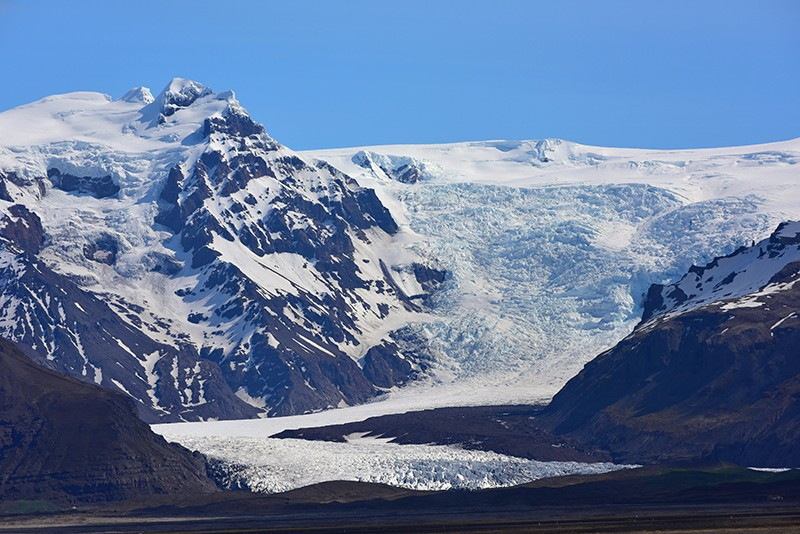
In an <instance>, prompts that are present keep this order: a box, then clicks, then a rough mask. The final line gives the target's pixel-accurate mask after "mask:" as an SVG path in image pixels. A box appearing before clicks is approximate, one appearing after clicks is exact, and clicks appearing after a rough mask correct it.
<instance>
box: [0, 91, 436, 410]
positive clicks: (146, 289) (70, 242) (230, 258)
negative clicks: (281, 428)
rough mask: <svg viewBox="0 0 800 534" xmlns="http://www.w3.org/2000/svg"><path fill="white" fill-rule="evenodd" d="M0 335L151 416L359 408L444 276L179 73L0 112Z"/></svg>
mask: <svg viewBox="0 0 800 534" xmlns="http://www.w3.org/2000/svg"><path fill="white" fill-rule="evenodd" d="M0 220H2V222H0V227H2V228H0V234H1V235H2V245H1V247H0V255H1V256H0V277H2V279H3V281H4V283H3V286H2V288H0V310H2V311H0V336H3V337H7V338H9V339H11V340H13V341H15V342H17V343H18V344H20V345H21V346H23V347H26V348H27V349H28V350H29V352H30V354H32V355H37V356H38V357H39V358H40V359H41V360H43V361H47V362H49V365H50V366H52V367H54V368H56V369H58V370H61V371H63V372H66V373H67V374H70V375H73V376H77V377H81V378H84V379H87V380H93V381H94V382H96V383H98V384H101V385H104V386H107V387H112V388H117V389H120V390H122V391H125V392H127V393H129V394H130V395H131V396H133V397H134V398H136V399H138V400H139V401H140V403H141V408H142V413H143V414H144V416H145V417H147V418H149V419H151V420H154V419H161V420H180V419H186V420H190V419H197V418H203V419H206V418H231V417H251V416H254V415H256V414H257V413H260V412H264V413H268V414H270V415H275V414H287V413H303V412H306V411H313V410H319V409H323V408H327V407H332V406H337V405H341V404H355V403H361V402H364V401H366V400H368V399H369V398H371V397H373V396H375V395H376V393H378V392H379V391H381V390H382V389H384V388H391V387H393V386H396V385H398V384H401V383H403V382H405V381H407V380H409V379H410V378H412V377H413V376H414V375H415V374H416V373H418V372H419V371H420V370H421V369H422V368H423V367H424V366H425V365H426V364H425V359H426V358H427V357H428V356H427V355H426V354H425V351H424V347H420V346H419V343H417V340H416V339H414V338H413V336H412V335H410V334H402V333H397V334H394V335H393V334H392V332H393V331H395V330H398V329H400V328H402V327H403V326H404V325H405V324H406V323H407V322H409V321H412V320H414V319H415V318H420V317H423V316H424V313H423V307H424V302H423V301H424V300H425V299H426V298H427V297H428V296H429V293H430V292H432V291H434V290H435V289H436V288H437V287H438V285H440V283H441V282H442V281H443V280H444V273H442V272H441V271H439V270H436V269H435V268H432V267H431V266H427V265H422V264H419V263H417V261H416V260H417V257H416V256H415V254H414V253H413V252H411V251H408V250H406V249H405V248H404V247H403V243H404V242H405V241H407V240H409V239H413V236H411V235H409V234H407V233H404V232H400V231H398V227H397V224H396V223H395V221H394V219H393V217H392V215H391V214H390V213H389V211H388V210H387V209H386V208H385V207H384V206H383V205H382V203H381V201H380V200H379V199H378V197H377V196H376V195H375V193H374V192H373V191H372V190H370V189H367V188H363V187H360V186H359V185H358V184H357V183H356V182H354V181H353V180H352V179H351V178H349V177H348V176H347V175H345V174H343V173H341V172H339V171H338V170H336V169H334V168H333V167H331V166H330V165H327V164H325V163H322V162H318V161H310V160H308V159H306V158H304V157H302V156H299V155H297V154H296V153H294V152H292V151H291V150H289V149H287V148H286V147H283V146H281V145H280V144H279V143H277V142H276V141H274V140H273V139H272V138H270V137H269V136H268V135H267V134H266V133H265V131H264V129H263V127H262V126H261V125H259V124H257V123H255V122H254V121H252V120H251V119H250V117H249V116H248V115H247V113H246V112H245V110H244V109H243V108H242V107H241V105H240V104H239V103H238V101H237V100H236V98H235V96H234V95H233V93H232V92H224V93H214V92H213V91H211V90H210V89H208V88H206V87H204V86H203V85H201V84H199V83H197V82H193V81H188V80H182V79H175V80H173V81H172V82H171V83H170V84H169V85H168V86H167V87H166V88H165V89H164V90H163V91H162V92H161V93H160V94H159V95H157V96H155V97H153V96H152V94H151V93H150V91H149V90H148V89H146V88H137V89H133V90H131V91H130V92H129V93H127V94H126V95H124V96H123V97H122V98H120V99H117V100H112V99H111V98H110V97H108V96H105V95H102V94H97V93H71V94H66V95H58V96H53V97H49V98H45V99H43V100H40V101H38V102H35V103H33V104H30V105H26V106H22V107H19V108H15V109H13V110H10V111H7V112H4V113H2V114H0Z"/></svg>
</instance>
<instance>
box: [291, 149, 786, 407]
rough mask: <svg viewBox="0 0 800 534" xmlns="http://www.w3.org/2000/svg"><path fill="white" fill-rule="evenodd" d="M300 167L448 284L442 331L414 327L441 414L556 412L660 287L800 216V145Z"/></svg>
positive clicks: (343, 154)
mask: <svg viewBox="0 0 800 534" xmlns="http://www.w3.org/2000/svg"><path fill="white" fill-rule="evenodd" d="M304 155H305V156H306V157H313V158H319V159H321V160H324V161H326V162H329V163H330V164H331V165H333V166H335V167H337V168H339V169H341V170H343V171H344V172H346V173H348V174H349V175H351V176H353V177H355V178H356V179H357V180H358V181H359V183H360V184H361V185H365V186H369V187H374V188H376V189H377V190H378V193H379V196H380V198H381V199H382V200H383V201H384V203H385V204H386V205H387V206H389V207H390V209H391V211H392V214H393V216H394V218H395V220H397V221H398V222H399V223H400V225H401V227H403V228H407V229H409V230H410V231H412V232H415V233H417V234H418V235H420V236H421V237H422V238H423V239H421V240H420V241H418V242H416V243H414V244H413V245H411V247H412V248H413V249H414V250H415V251H416V252H418V253H419V254H421V255H422V256H424V257H427V258H430V259H435V261H436V262H438V264H439V265H441V266H443V267H444V268H445V269H447V270H448V271H450V272H451V273H452V279H451V280H450V281H449V283H448V284H447V285H446V286H445V290H444V291H443V292H441V293H439V295H438V296H437V297H436V298H435V300H434V303H435V308H436V313H437V315H438V318H437V320H436V321H434V322H432V323H429V324H426V325H424V326H420V327H419V329H420V330H421V331H423V332H424V333H425V334H426V335H427V337H428V338H430V339H431V340H433V342H434V343H435V345H436V347H437V348H438V353H439V354H440V355H441V360H440V361H439V362H438V367H437V369H436V372H435V377H436V379H437V380H438V381H439V384H437V389H435V390H434V392H431V394H430V395H429V396H428V397H427V398H428V403H431V404H438V405H443V404H464V403H481V402H510V401H523V400H539V399H546V398H548V397H549V396H550V395H552V394H553V393H555V391H556V390H557V389H558V388H559V387H560V386H561V385H563V384H564V382H565V381H566V380H567V379H568V378H569V377H571V376H572V375H574V374H575V373H576V372H577V371H579V370H580V368H581V367H582V365H583V364H584V363H586V362H587V361H589V360H590V359H591V358H592V357H594V356H595V355H596V354H598V353H599V352H601V351H603V350H605V349H607V348H609V347H610V346H612V345H613V344H615V343H616V342H617V341H619V340H620V339H622V338H623V337H624V336H625V335H626V334H628V333H629V332H630V331H631V330H632V329H633V327H634V326H635V325H636V324H637V323H638V322H639V320H640V319H641V315H642V309H641V304H642V301H643V298H644V296H645V294H646V292H647V289H648V287H649V286H650V284H652V283H664V282H674V281H676V280H677V279H678V278H680V276H681V275H682V274H683V273H684V272H686V270H687V269H688V268H689V267H690V266H691V265H692V264H695V265H704V264H705V263H707V262H708V261H709V260H711V259H712V258H713V257H715V256H719V255H722V254H727V253H730V252H732V251H733V250H735V249H736V248H737V247H739V246H741V245H750V244H751V243H752V242H753V241H758V240H760V239H762V238H764V237H766V236H767V235H768V234H769V233H770V232H771V231H772V230H774V228H775V227H776V226H777V224H778V223H779V222H781V221H784V220H790V219H798V218H800V167H798V166H797V164H798V162H800V140H797V139H796V140H792V141H786V142H780V143H772V144H767V145H758V146H749V147H735V148H722V149H704V150H674V151H654V150H640V149H616V148H599V147H590V146H583V145H578V144H575V143H570V142H567V141H562V140H556V139H546V140H542V141H489V142H476V143H457V144H449V145H419V146H417V145H397V146H380V147H365V148H353V149H336V150H324V151H313V152H306V153H304ZM414 395H416V398H420V399H425V398H426V397H425V396H422V395H420V394H419V393H416V392H415V393H414ZM398 400H399V399H398ZM425 403H426V401H425V400H420V404H425Z"/></svg>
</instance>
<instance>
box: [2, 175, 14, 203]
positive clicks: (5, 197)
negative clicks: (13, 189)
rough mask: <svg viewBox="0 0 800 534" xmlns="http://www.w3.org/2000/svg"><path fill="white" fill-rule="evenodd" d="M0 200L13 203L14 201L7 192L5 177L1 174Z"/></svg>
mask: <svg viewBox="0 0 800 534" xmlns="http://www.w3.org/2000/svg"><path fill="white" fill-rule="evenodd" d="M0 200H5V201H6V202H14V199H13V198H12V197H11V193H9V192H8V184H7V183H6V176H5V174H3V173H2V172H0Z"/></svg>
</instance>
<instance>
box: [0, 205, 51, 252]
mask: <svg viewBox="0 0 800 534" xmlns="http://www.w3.org/2000/svg"><path fill="white" fill-rule="evenodd" d="M0 237H3V238H5V239H7V240H8V241H10V242H12V243H14V244H15V245H16V246H17V247H19V248H20V250H22V251H24V252H27V253H29V254H38V253H39V250H40V249H41V247H42V242H43V241H44V228H43V227H42V221H41V219H39V216H38V215H36V214H35V213H33V212H32V211H30V210H29V209H28V208H26V207H25V206H23V205H22V204H14V205H13V206H10V207H9V208H8V215H5V216H3V217H2V219H0Z"/></svg>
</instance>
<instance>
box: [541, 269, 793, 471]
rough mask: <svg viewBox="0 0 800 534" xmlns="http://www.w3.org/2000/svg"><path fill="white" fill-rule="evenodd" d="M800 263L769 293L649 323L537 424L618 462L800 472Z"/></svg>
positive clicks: (586, 373) (595, 365) (573, 384)
mask: <svg viewBox="0 0 800 534" xmlns="http://www.w3.org/2000/svg"><path fill="white" fill-rule="evenodd" d="M799 277H800V262H798V261H796V262H792V263H789V264H788V265H786V266H785V267H783V268H782V269H781V270H780V271H779V272H777V273H775V274H774V275H773V276H772V277H771V278H770V279H769V282H768V284H767V285H766V286H765V287H766V288H767V289H766V290H763V291H759V292H756V293H753V294H750V295H747V296H745V297H740V298H737V299H734V300H732V301H719V302H715V303H712V304H707V305H704V306H702V307H700V308H698V309H695V310H691V311H688V312H684V313H682V314H680V315H677V316H674V317H671V318H660V319H659V318H656V319H654V320H652V321H650V322H649V323H647V324H645V325H643V326H642V327H640V328H639V329H637V330H636V331H635V332H634V333H633V334H631V335H630V336H628V337H627V338H626V339H624V340H623V341H622V342H620V343H619V344H618V345H617V346H616V347H614V348H613V349H611V350H609V351H607V352H605V353H603V354H601V355H600V356H598V357H597V358H595V359H594V360H593V361H592V362H590V363H589V364H587V365H586V366H585V367H584V369H583V370H582V371H581V372H580V373H579V374H578V375H577V376H576V377H574V378H573V379H572V380H570V381H569V383H567V385H566V386H565V387H564V388H563V389H562V390H561V391H560V392H559V393H558V394H557V395H556V396H555V397H554V399H553V402H552V403H551V404H550V406H549V407H548V408H547V410H546V411H545V415H544V417H543V418H542V421H543V422H547V424H549V425H551V426H552V427H553V428H554V429H555V432H556V433H557V434H561V435H567V436H570V437H571V438H574V439H577V440H579V441H581V442H583V443H589V444H591V445H594V446H597V447H600V448H603V449H606V450H608V451H610V452H611V454H612V456H613V457H614V458H615V460H620V461H625V462H642V461H644V462H654V461H664V460H687V459H689V460H695V459H708V460H723V461H731V462H736V463H739V464H744V465H760V466H787V467H789V466H797V465H798V464H800V349H799V348H798V347H800V318H799V317H798V316H799V315H800V286H797V285H795V282H797V281H798V278H799Z"/></svg>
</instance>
